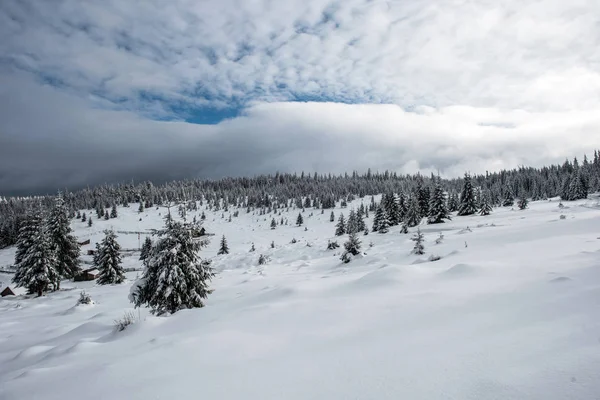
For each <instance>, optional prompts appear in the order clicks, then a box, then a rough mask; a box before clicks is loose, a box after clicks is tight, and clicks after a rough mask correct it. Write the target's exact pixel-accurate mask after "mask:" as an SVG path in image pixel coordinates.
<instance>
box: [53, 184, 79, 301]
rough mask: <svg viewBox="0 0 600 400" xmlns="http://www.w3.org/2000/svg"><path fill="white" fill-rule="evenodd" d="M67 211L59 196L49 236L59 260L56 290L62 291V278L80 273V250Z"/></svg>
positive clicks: (54, 208) (55, 204)
mask: <svg viewBox="0 0 600 400" xmlns="http://www.w3.org/2000/svg"><path fill="white" fill-rule="evenodd" d="M71 232H72V230H71V226H70V223H69V218H68V215H67V209H66V207H65V202H64V200H63V198H62V196H60V195H59V196H58V197H57V198H56V200H55V202H54V207H53V208H52V210H51V211H50V216H49V218H48V234H49V235H50V243H51V244H52V246H53V249H54V253H55V255H56V259H57V262H58V264H57V267H56V270H57V272H58V277H57V279H58V280H57V282H56V289H57V290H58V289H60V279H61V278H68V279H69V278H73V277H74V276H75V275H76V274H77V273H78V272H79V254H80V248H79V244H78V243H77V239H76V238H75V236H73V235H72V234H71Z"/></svg>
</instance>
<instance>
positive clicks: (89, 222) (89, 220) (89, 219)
mask: <svg viewBox="0 0 600 400" xmlns="http://www.w3.org/2000/svg"><path fill="white" fill-rule="evenodd" d="M91 226H92V217H89V218H88V227H91Z"/></svg>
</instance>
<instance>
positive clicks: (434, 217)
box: [427, 179, 451, 224]
mask: <svg viewBox="0 0 600 400" xmlns="http://www.w3.org/2000/svg"><path fill="white" fill-rule="evenodd" d="M446 219H451V218H450V214H449V213H448V208H447V207H446V194H445V193H444V189H443V188H442V184H441V182H440V180H439V179H436V180H435V184H434V187H433V194H432V196H431V198H430V200H429V219H428V220H427V223H429V224H439V223H442V222H444V220H446Z"/></svg>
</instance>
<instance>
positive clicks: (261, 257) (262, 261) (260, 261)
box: [258, 254, 269, 265]
mask: <svg viewBox="0 0 600 400" xmlns="http://www.w3.org/2000/svg"><path fill="white" fill-rule="evenodd" d="M268 262H269V257H268V256H265V255H264V254H261V255H259V256H258V265H264V264H266V263H268Z"/></svg>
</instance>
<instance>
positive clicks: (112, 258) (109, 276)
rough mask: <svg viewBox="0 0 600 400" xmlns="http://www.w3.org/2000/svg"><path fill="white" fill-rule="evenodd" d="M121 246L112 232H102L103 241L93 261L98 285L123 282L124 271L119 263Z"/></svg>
mask: <svg viewBox="0 0 600 400" xmlns="http://www.w3.org/2000/svg"><path fill="white" fill-rule="evenodd" d="M120 251H121V246H120V245H119V243H118V242H117V235H115V232H114V231H112V230H105V231H104V239H102V242H101V243H100V246H99V251H98V257H97V258H95V259H94V261H95V262H96V264H95V266H96V268H98V271H99V272H100V273H99V274H98V280H97V282H98V284H99V285H112V284H117V283H123V282H124V281H125V270H124V269H123V266H122V265H121V264H122V261H121V254H120Z"/></svg>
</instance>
